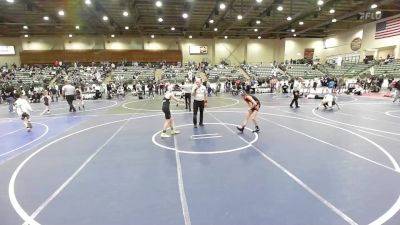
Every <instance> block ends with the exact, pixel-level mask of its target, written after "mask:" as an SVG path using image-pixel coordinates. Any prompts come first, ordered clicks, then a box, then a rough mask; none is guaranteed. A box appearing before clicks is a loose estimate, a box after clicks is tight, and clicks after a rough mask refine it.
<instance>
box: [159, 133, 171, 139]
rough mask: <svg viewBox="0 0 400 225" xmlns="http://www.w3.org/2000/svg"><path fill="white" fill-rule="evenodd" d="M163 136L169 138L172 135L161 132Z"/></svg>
mask: <svg viewBox="0 0 400 225" xmlns="http://www.w3.org/2000/svg"><path fill="white" fill-rule="evenodd" d="M160 136H161V138H169V137H171V136H170V135H168V134H166V133H161V135H160Z"/></svg>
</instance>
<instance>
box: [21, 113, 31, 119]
mask: <svg viewBox="0 0 400 225" xmlns="http://www.w3.org/2000/svg"><path fill="white" fill-rule="evenodd" d="M25 118H27V119H28V120H29V119H30V118H31V117H30V116H29V114H28V113H26V112H24V113H22V115H21V120H25Z"/></svg>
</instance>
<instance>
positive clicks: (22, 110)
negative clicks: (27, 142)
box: [14, 93, 33, 132]
mask: <svg viewBox="0 0 400 225" xmlns="http://www.w3.org/2000/svg"><path fill="white" fill-rule="evenodd" d="M15 98H16V99H17V100H16V101H15V103H14V105H15V109H16V111H17V114H18V116H20V117H21V120H23V121H24V125H25V127H26V130H27V131H28V132H31V130H32V123H31V116H30V115H29V112H32V111H33V110H32V107H31V105H30V104H29V103H28V101H27V100H26V99H23V98H21V96H20V94H18V93H17V94H15Z"/></svg>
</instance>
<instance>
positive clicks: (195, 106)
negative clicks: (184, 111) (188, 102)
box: [193, 100, 204, 125]
mask: <svg viewBox="0 0 400 225" xmlns="http://www.w3.org/2000/svg"><path fill="white" fill-rule="evenodd" d="M199 109H200V123H199V124H203V112H204V101H197V100H194V101H193V124H194V125H197V112H198V111H199Z"/></svg>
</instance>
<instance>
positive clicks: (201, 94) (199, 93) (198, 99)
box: [192, 78, 208, 128]
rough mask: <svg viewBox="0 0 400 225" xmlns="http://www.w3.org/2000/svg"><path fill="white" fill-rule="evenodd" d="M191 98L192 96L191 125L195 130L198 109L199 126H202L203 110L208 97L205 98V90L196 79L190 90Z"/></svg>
mask: <svg viewBox="0 0 400 225" xmlns="http://www.w3.org/2000/svg"><path fill="white" fill-rule="evenodd" d="M192 96H193V99H194V100H193V125H194V128H197V112H198V111H199V109H200V123H199V126H201V127H202V126H204V123H203V112H204V108H205V107H207V102H208V97H207V88H206V87H205V86H203V85H201V80H200V79H199V78H198V79H196V81H195V85H194V87H193V88H192Z"/></svg>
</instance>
